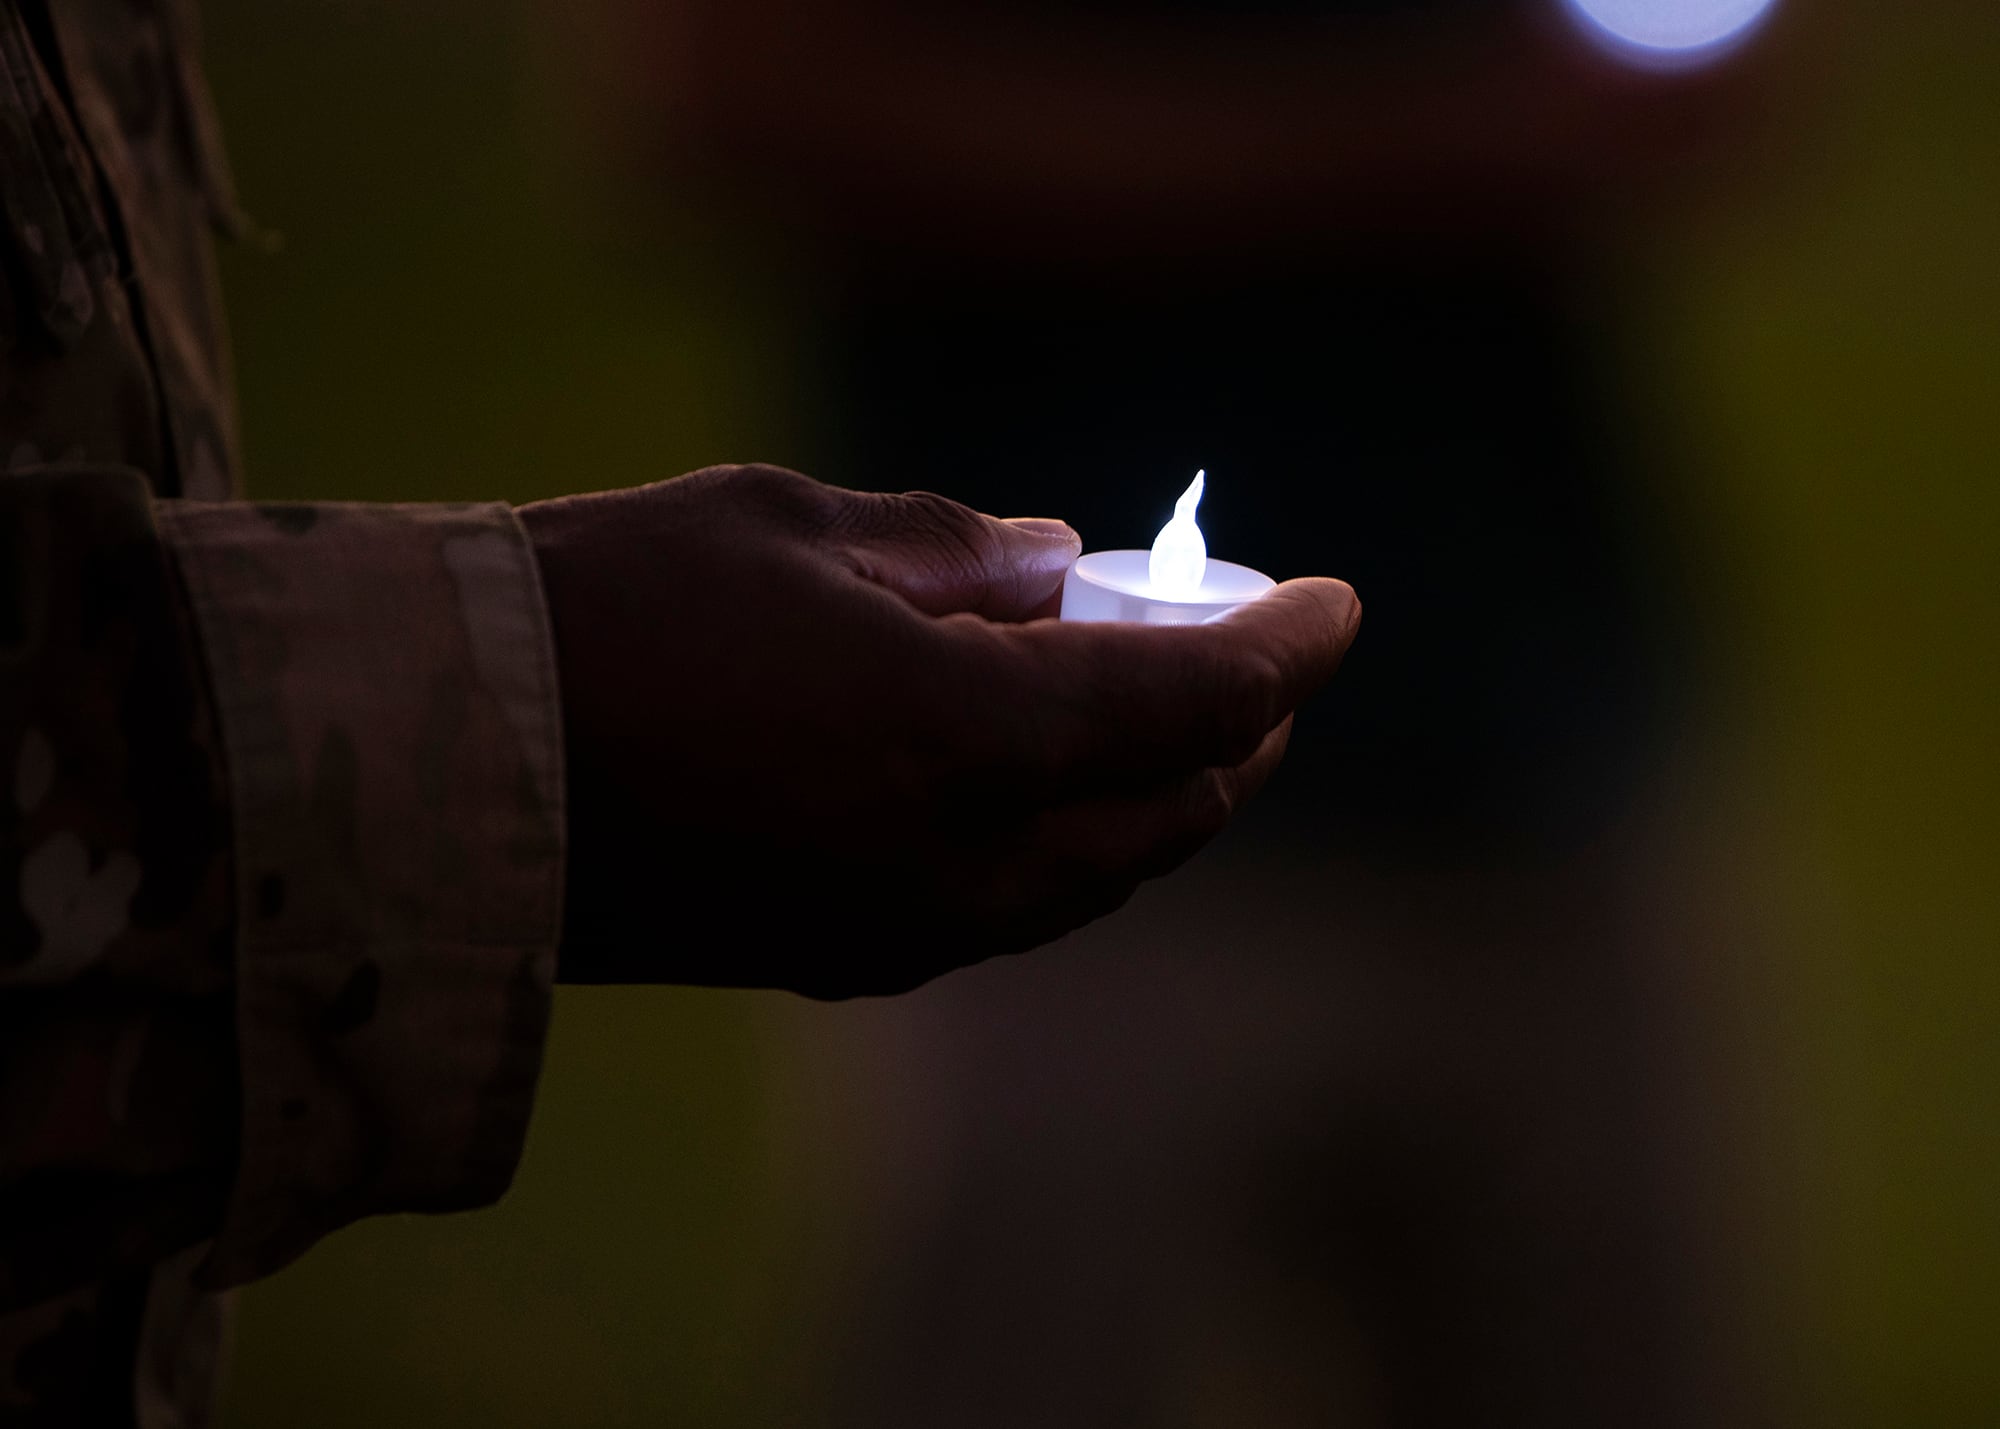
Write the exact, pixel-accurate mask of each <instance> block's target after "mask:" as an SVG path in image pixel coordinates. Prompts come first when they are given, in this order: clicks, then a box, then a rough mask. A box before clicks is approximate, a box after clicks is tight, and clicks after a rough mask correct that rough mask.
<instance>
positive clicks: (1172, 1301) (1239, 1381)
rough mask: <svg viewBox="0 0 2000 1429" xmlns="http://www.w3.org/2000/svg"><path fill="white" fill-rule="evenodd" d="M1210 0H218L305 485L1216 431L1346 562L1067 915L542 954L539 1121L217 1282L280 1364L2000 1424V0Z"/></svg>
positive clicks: (1164, 452)
mask: <svg viewBox="0 0 2000 1429" xmlns="http://www.w3.org/2000/svg"><path fill="white" fill-rule="evenodd" d="M1662 3H1664V0H1662ZM1211 8H1212V7H1204V6H1200V5H1195V4H1159V5H1142V4H1119V5H1108V4H1100V5H1094V6H1083V5H1070V6H1055V5H1034V4H1029V3H1021V4H1014V5H999V4H984V5H969V6H965V7H962V9H960V10H948V9H942V10H941V9H936V8H934V7H932V8H927V9H926V10H925V11H924V12H923V13H922V14H920V15H916V16H914V17H913V15H912V14H911V13H910V12H906V11H904V10H902V9H901V8H900V7H898V6H895V5H890V4H877V3H869V0H855V3H852V4H849V5H845V6H815V7H806V9H805V10H800V11H795V10H792V9H790V8H787V7H783V6H779V5H776V4H753V3H750V0H743V3H740V4H736V5H715V6H708V5H704V4H700V3H693V0H687V3H680V4H648V3H641V0H588V3H575V0H572V3H564V4H557V3H554V0H508V3H496V0H480V3H473V0H400V3H393V4H392V3H389V2H388V0H287V3H285V4H284V5H273V4H268V3H255V0H208V4H207V7H206V9H207V16H208V19H207V30H208V50H209V63H210V68H211V71H212V78H213V79H214V82H215V84H216V88H217V91H218V95H219V100H220V103H221V107H222V110H223V114H224V117H225V119H226V121H228V123H229V127H230V129H231V132H232V135H233V148H234V153H235V158H236V162H237V167H238V171H239V173H238V177H239V180H240V185H241V188H242V191H243V194H244V197H245V202H246V205H247V207H248V208H249V209H250V210H251V211H252V213H253V214H254V215H255V216H256V217H257V218H258V219H259V220H260V221H261V223H262V224H264V225H266V226H267V227H268V228H270V229H272V230H275V231H276V232H278V233H279V234H281V235H282V239H283V243H282V246H281V247H280V248H278V249H277V250H276V251H275V252H265V251H261V250H258V249H238V250H234V251H232V252H230V253H229V254H227V255H226V257H225V265H226V266H225V275H226V279H227V282H228V286H229V291H230V298H231V301H232V303H233V307H234V323H235V332H236V337H237V355H238V362H239V369H240V377H241V384H242V392H243V412H244V424H245V435H246V439H247V445H248V449H249V455H250V465H251V486H252V494H253V495H257V496H260V497H287V496H296V497H353V498H365V499H426V500H427V499H449V498H473V497H480V498H490V497H503V498H507V499H512V500H526V499H529V498H532V497H537V496H544V495H550V494H554V493H557V492H561V491H569V490H579V489H585V488H590V487H598V486H608V485H623V484H630V483H634V482H638V481H642V480H649V479H653V478H655V477H660V476H666V475H671V474H673V473H675V472H679V471H682V470H686V469H688V468H691V467H695V466H700V465H704V464H708V463H711V462H716V461H724V460H750V459H759V460H769V461H776V462H780V463H783V464H785V465H790V466H795V467H797V468H799V469H801V470H805V471H808V472H812V473H814V474H816V475H820V476H822V477H824V478H826V479H830V480H836V481H840V482H842V483H845V484H850V485H856V486H870V487H881V488H893V489H901V488H905V487H912V486H921V487H927V488H930V489H933V490H938V491H942V492H944V493H946V494H948V495H952V496H956V497H959V498H961V499H964V500H967V501H969V502H972V503H973V504H976V505H980V506H982V507H986V508H988V509H994V510H998V511H1000V512H1001V513H1002V514H1030V513H1032V514H1050V515H1061V516H1065V517H1067V518H1069V519H1070V520H1072V521H1073V522H1074V523H1075V524H1076V525H1077V526H1078V527H1079V529H1081V530H1082V531H1083V533H1084V536H1085V540H1086V544H1087V546H1089V547H1091V548H1098V547H1106V546H1121V545H1143V544H1144V543H1145V542H1146V541H1147V540H1149V539H1150V536H1151V534H1152V532H1153V531H1154V530H1155V529H1156V528H1157V526H1158V524H1159V523H1160V521H1161V520H1162V519H1163V518H1164V516H1165V514H1166V511H1167V510H1168V508H1169V507H1170V504H1171V500H1172V497H1173V495H1174V494H1175V493H1177V492H1178V490H1179V489H1180V487H1181V486H1182V485H1184V484H1185V482H1186V480H1187V477H1188V475H1189V474H1190V473H1191V472H1192V470H1193V469H1194V468H1195V467H1196V466H1206V467H1207V468H1208V471H1209V476H1210V493H1211V495H1210V498H1209V501H1208V502H1207V503H1206V504H1205V505H1204V510H1203V522H1204V527H1205V529H1206V530H1207V532H1208V535H1209V543H1210V550H1211V551H1212V552H1213V553H1215V554H1216V555H1218V556H1222V557H1224V558H1228V559H1234V560H1240V561H1245V562H1248V563H1250V564H1255V565H1259V566H1261V567H1263V568H1265V569H1268V570H1270V571H1271V572H1272V573H1273V574H1274V575H1277V576H1280V577H1283V576H1290V575H1299V574H1308V573H1327V574H1336V575H1342V576H1345V577H1348V578H1349V579H1351V580H1353V581H1354V582H1355V584H1356V585H1357V587H1358V588H1359V589H1360V591H1361V594H1362V597H1363V599H1364V601H1365V602H1366V603H1367V606H1368V617H1367V622H1366V626H1365V630H1364V634H1363V636H1362V640H1361V643H1360V644H1359V645H1358V646H1357V648H1356V650H1355V652H1354V655H1353V657H1352V658H1351V660H1350V663H1349V667H1348V669H1347V670H1345V671H1344V672H1343V674H1342V677H1341V680H1340V682H1339V683H1338V684H1337V685H1336V687H1335V688H1334V689H1333V690H1331V691H1330V692H1329V693H1328V694H1327V695H1325V696H1323V697H1322V698H1321V699H1320V700H1319V701H1318V702H1317V703H1316V705H1315V706H1314V707H1313V708H1312V709H1311V710H1310V711H1309V712H1308V714H1307V715H1306V716H1305V717H1304V718H1303V719H1302V720H1301V722H1300V726H1299V731H1298V735H1297V739H1296V740H1295V744H1294V753H1293V757H1292V759H1291V761H1290V763H1289V765H1288V767H1287V769H1286V770H1285V771H1284V773H1283V774H1282V775H1281V777H1280V779H1279V781H1278V784H1277V785H1275V786H1274V787H1273V789H1272V790H1271V791H1269V793H1268V794H1267V795H1266V797H1265V799H1264V800H1263V801H1261V802H1260V803H1259V805H1258V806H1256V807H1255V808H1254V809H1253V810H1252V811H1251V812H1250V813H1249V814H1248V815H1247V816H1246V817H1245V818H1244V819H1243V820H1242V821H1241V823H1240V825H1239V826H1238V827H1237V828H1236V829H1234V830H1232V831H1231V833H1230V834H1229V835H1227V836H1226V837H1225V839H1224V840H1223V841H1222V842H1221V843H1220V844H1219V845H1218V846H1217V847H1216V848H1214V849H1212V850H1211V851H1210V852H1208V853H1207V854H1205V855H1203V856H1202V858H1201V859H1200V860H1198V861H1197V863H1196V864H1195V865H1193V866H1192V867H1190V868H1189V869H1187V870H1185V871H1184V872H1183V873H1182V874H1180V875H1178V876H1177V877H1176V878H1174V879H1172V880H1169V881H1168V882H1166V883H1164V884H1161V885H1158V886H1155V887H1152V888H1149V889H1148V890H1146V891H1144V892H1142V893H1141V895H1140V896H1139V898H1138V899H1137V900H1136V901H1135V903H1134V904H1133V905H1132V907H1131V908H1129V909H1128V910H1127V911H1126V912H1125V913H1123V914H1121V915H1119V916H1118V917H1117V918H1115V919H1113V920H1111V921H1109V922H1107V923H1106V924H1103V925H1100V926H1098V927H1095V928H1092V929H1089V930H1086V931H1085V932H1084V933H1082V934H1080V935H1077V936H1076V937H1073V938H1072V939H1069V940H1067V941H1066V942H1065V943H1064V944H1062V945H1060V946H1059V947H1057V948H1055V949H1051V950H1046V951H1044V952H1042V953H1039V954H1037V955H1034V956H1032V957H1030V958H1027V959H1022V960H1016V961H1013V962H1009V963H1005V964H999V965H993V966H989V967H985V968H981V969H976V970H974V971H972V972H969V973H965V974H961V975H958V976H955V977H953V978H950V979H947V980H945V981H944V982H942V983H940V984H937V985H934V986H933V987H932V988H929V989H926V990H925V991H923V992H920V993H918V994H916V995H913V996H912V997H909V998H906V999H899V1000H897V1001H895V1002H891V1003H876V1004H854V1005H845V1006H839V1007H827V1006H820V1005H815V1004H807V1003H804V1002H800V1001H796V1000H793V999H789V998H784V997H774V996H765V995H752V994H731V993H715V992H697V991H671V990H669V991H646V992H639V991H629V990H617V991H612V990H602V989H598V990H585V989H571V990H566V991H565V992H564V993H563V994H562V995H561V996H560V998H559V1000H558V1007H557V1018H556V1023H555V1028H554V1032H553V1034H552V1039H551V1044H550V1049H549V1059H548V1070H547V1073H546V1076H545V1080H544V1086H543V1092H542V1098H541V1103H540V1107H539V1109H538V1112H537V1115H536V1120H535V1124H534V1128H533V1132H532V1134H531V1137H530V1141H529V1145H528V1153H527V1159H526V1161H525V1163H524V1165H523V1167H522V1169H521V1174H520V1178H519V1182H518V1184H517V1187H516V1189H515V1191H514V1192H513V1193H512V1195H511V1196H510V1197H509V1198H508V1199H507V1200H506V1202H505V1203H504V1204H503V1205H502V1206H500V1207H499V1208H498V1209H496V1210H494V1211H491V1212H487V1213H483V1214H480V1215H475V1216H466V1217H458V1218H450V1219H421V1218H410V1219H403V1220H395V1221H381V1222H374V1223H370V1224H367V1225H364V1226H361V1227H358V1228H356V1229H354V1230H351V1231H349V1232H347V1233H345V1234H343V1235H342V1236H340V1237H337V1238H335V1239H334V1240H333V1241H331V1242H329V1243H328V1244H327V1245H325V1246H323V1247H322V1248H320V1249H318V1250H317V1251H315V1252H314V1253H313V1255H312V1256H311V1257H309V1258H308V1259H307V1260H306V1261H305V1262H304V1263H302V1264H301V1265H299V1266H298V1267H296V1268H294V1269H292V1270H290V1271H288V1272H286V1273H285V1274H283V1275H281V1276H279V1277H277V1278H275V1279H274V1280H272V1281H271V1282H269V1283H267V1284H264V1285H261V1286H258V1287H255V1288H253V1289H252V1290H251V1291H250V1292H248V1293H247V1294H246V1295H245V1296H244V1303H243V1313H242V1316H241V1321H240V1327H239V1332H238V1337H237V1348H236V1368H235V1373H234V1377H233V1383H232V1388H231V1391H230V1398H229V1415H230V1422H232V1423H235V1424H240V1425H263V1424H271V1423H283V1424H288V1425H300V1426H312V1425H320V1424H325V1425H336V1424H338V1425H346V1424H353V1423H401V1422H425V1423H434V1424H445V1425H454V1424H465V1425H474V1424H478V1425H547V1424H564V1425H622V1424H628V1423H630V1424H638V1423H645V1424H659V1423H671V1424H689V1425H702V1426H710V1425H713V1426H734V1425H766V1424H778V1423H783V1424H802V1425H829V1426H833V1425H841V1426H845V1425H860V1424H870V1425H903V1424H911V1425H952V1426H959V1425H985V1424H996V1425H998V1424H1010V1425H1011V1424H1022V1423H1034V1424H1038V1425H1069V1424H1078V1425H1082V1424H1093V1425H1094V1424H1105V1423H1120V1424H1123V1423H1144V1424H1160V1425H1176V1426H1180V1425H1189V1426H1193V1425H1202V1426H1206V1425H1258V1426H1262V1425H1287V1426H1289V1425H1319V1424H1341V1425H1376V1424H1381V1425H1398V1426H1401V1425H1433V1424H1440V1425H1442V1424H1453V1425H1466V1424H1481V1425H1485V1424H1517V1423H1518V1424H1538V1425H1554V1424H1617V1425H1640V1424H1662V1425H1666V1424H1673V1425H1683V1424H1686V1425H1693V1424H1702V1425H1715V1424H1732V1425H1733V1424H1746V1425H1750V1424H1767V1423H1768V1424H1788V1425H1789V1424H1812V1425H1827V1426H1846V1425H1854V1426H1873V1425H1885V1424H1895V1425H1976V1424H1978V1425H1983V1424H1990V1423H1993V1422H1996V1420H2000V1368H1996V1367H1995V1366H1996V1363H2000V1361H1996V1358H1995V1356H1994V1355H1993V1353H1992V1347H1993V1327H1994V1326H1995V1325H1996V1324H2000V1290H1996V1280H1997V1279H2000V1230H1997V1229H1996V1223H1995V1219H1994V1216H1993V1210H1992V1208H1993V1206H1994V1204H1995V1196H1996V1193H2000V1138H1996V1136H1995V1134H1994V1131H1993V1129H1992V1127H1993V1114H1994V1110H1995V1103H1996V1100H2000V1097H1996V1094H2000V1052H1996V1050H1995V1049H1996V1048H2000V1038H1996V1037H1995V1036H1994V1029H1995V1026H1996V1021H1995V1016H1994V1014H1995V1011H1996V1007H1995V1003H1996V992H2000V971H1996V958H1995V954H1996V952H2000V879H1996V878H1995V877H1994V875H1993V869H1994V868H1995V866H1996V854H2000V815H1996V812H1995V804H1996V796H1997V795H2000V769H1996V759H1995V755H1994V753H1993V747H1994V741H1993V738H1992V733H1991V731H1992V727H1993V716H1994V715H1995V713H1996V712H2000V663H1996V657H1995V653H1994V652H1995V651H1996V649H2000V610H1997V609H1996V602H1995V600H1994V598H1993V597H1992V595H1991V594H1990V593H1989V590H1988V587H1989V585H1990V583H1991V578H1990V575H1989V571H1990V569H1991V567H1992V564H1993V561H1994V558H1995V557H1996V556H2000V490H1997V489H1996V483H1995V482H1994V481H1993V479H1992V478H1993V475H1994V469H1995V466H1996V462H2000V402H1996V401H1995V400H1994V396H1993V394H1994V391H1995V390H1996V383H2000V265H1996V264H1995V262H1994V259H1993V255H1994V254H1995V253H1996V252H2000V177H1996V176H2000V98H1996V90H1995V89H1994V86H1993V83H1992V75H1993V74H1994V73H1996V72H2000V25H1997V24H1996V23H1995V18H1994V16H1993V14H1992V13H1991V11H1990V7H1987V6H1983V5H1980V4H1977V3H1973V0H1953V2H1952V3H1944V0H1939V3H1933V4H1931V5H1927V6H1923V7H1884V6H1870V5H1864V4H1862V3H1860V0H1819V3H1811V4H1809V3H1807V0H1780V3H1779V5H1778V6H1777V7H1776V8H1775V10H1774V12H1773V13H1772V15H1771V16H1770V18H1769V19H1768V22H1767V23H1765V24H1764V25H1763V26H1762V27H1761V28H1759V29H1758V30H1756V32H1755V33H1754V34H1752V35H1750V36H1749V37H1748V38H1747V39H1746V40H1745V42H1744V43H1743V44H1742V46H1741V47H1740V48H1738V49H1736V50H1735V51H1733V52H1731V53H1729V54H1727V55H1723V56H1718V57H1716V59H1715V62H1714V63H1713V64H1710V65H1708V66H1705V67H1702V68H1700V69H1699V70H1685V71H1683V72H1680V73H1677V74H1661V73H1657V72H1655V71H1654V70H1653V69H1652V68H1650V67H1645V66H1639V65H1635V64H1633V63H1632V59H1633V57H1632V56H1631V55H1629V54H1619V53H1615V52H1612V51H1608V50H1606V49H1605V48H1603V47H1602V46H1600V45H1596V44H1593V43H1591V42H1589V41H1588V40H1587V39H1586V38H1584V37H1585V35H1586V33H1587V30H1586V26H1585V24H1584V23H1583V22H1581V21H1580V20H1578V19H1577V18H1576V16H1575V14H1574V12H1573V11H1572V10H1570V9H1569V8H1568V7H1567V6H1566V4H1565V3H1564V0H1540V3H1536V0H1529V2H1528V3H1523V4H1519V5H1512V4H1505V3H1490V4H1483V5H1482V4H1475V3H1457V4H1451V3H1436V4H1422V3H1411V4H1401V5H1397V4H1387V3H1371V4H1353V3H1349V4H1345V5H1342V4H1329V5H1314V6H1306V5H1283V4H1271V5H1266V6H1261V7H1251V8H1246V7H1241V6H1237V7H1229V8H1227V9H1220V10H1215V11H1214V13H1210V10H1211ZM1668 8H1669V9H1671V8H1672V7H1671V6H1669V7H1668ZM808 12H809V13H808ZM662 872H663V877H666V878H671V870H663V871H662ZM682 935H684V936H704V935H706V934H705V930H703V929H702V928H701V926H700V922H699V919H698V917H697V915H696V914H695V913H694V912H692V911H691V912H690V914H689V915H688V922H687V927H686V929H685V930H683V931H682Z"/></svg>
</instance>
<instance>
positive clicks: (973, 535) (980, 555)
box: [891, 491, 998, 570]
mask: <svg viewBox="0 0 2000 1429" xmlns="http://www.w3.org/2000/svg"><path fill="white" fill-rule="evenodd" d="M891 499H892V500H893V501H894V502H895V512H896V515H897V516H898V518H899V522H898V524H899V525H900V526H901V528H902V530H903V532H904V533H905V534H906V535H908V536H909V537H911V538H913V539H915V540H916V541H918V542H921V543H922V544H923V545H924V546H925V547H927V548H928V549H929V550H931V551H932V552H934V553H935V554H936V555H937V557H938V558H939V559H940V560H943V561H945V562H948V563H950V564H951V565H953V566H955V567H959V568H963V569H968V570H977V569H982V568H984V567H986V566H988V565H990V564H991V563H992V561H993V559H994V556H995V555H996V553H997V550H998V541H997V538H996V537H995V535H994V533H993V530H992V527H991V526H990V525H989V524H988V523H987V521H986V519H985V518H984V517H982V516H981V515H979V513H978V512H976V511H974V510H973V509H972V508H971V507H969V506H964V505H961V504H960V503H958V502H956V501H953V500H951V499H950V498H949V497H945V496H939V495H937V494H936V493H935V492H930V491H908V492H904V493H903V494H902V495H901V496H897V497H893V498H891Z"/></svg>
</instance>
